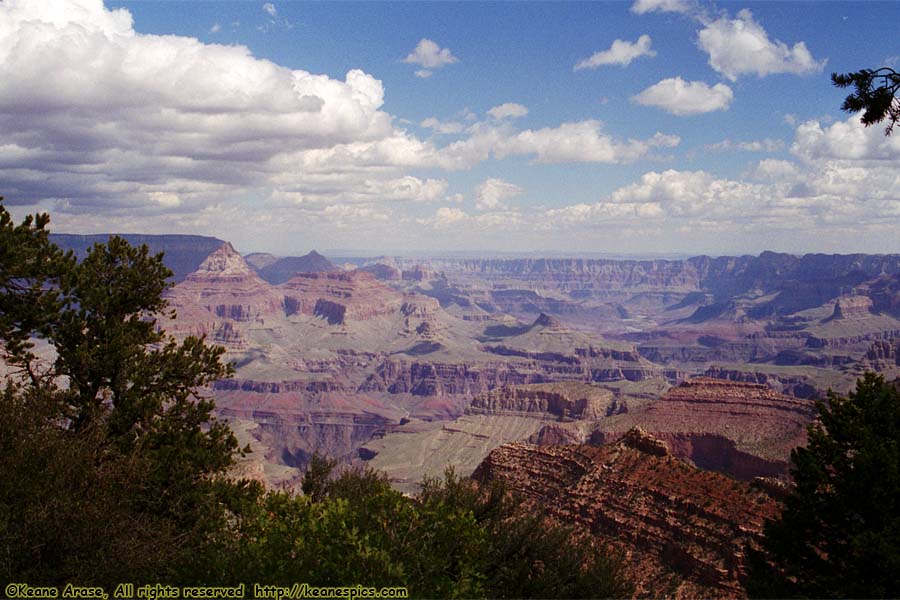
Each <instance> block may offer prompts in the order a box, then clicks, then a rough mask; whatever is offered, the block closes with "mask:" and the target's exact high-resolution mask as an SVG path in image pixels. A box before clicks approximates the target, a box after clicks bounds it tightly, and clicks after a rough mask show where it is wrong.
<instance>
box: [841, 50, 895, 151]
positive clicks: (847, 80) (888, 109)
mask: <svg viewBox="0 0 900 600" xmlns="http://www.w3.org/2000/svg"><path fill="white" fill-rule="evenodd" d="M831 82H832V83H833V84H834V85H836V86H837V87H839V88H846V87H850V86H853V88H854V91H853V93H852V94H850V95H849V96H847V97H846V98H845V99H844V103H843V104H842V105H841V110H844V111H847V112H850V113H858V112H860V111H862V113H863V115H862V118H861V119H860V121H861V122H862V123H863V125H865V126H866V127H868V126H869V125H874V124H875V123H881V122H882V121H884V120H885V119H887V120H888V125H887V127H886V128H885V130H884V134H885V135H891V132H892V131H893V130H894V125H896V124H897V121H898V120H900V100H898V98H897V92H898V90H900V73H897V72H896V71H895V70H894V69H892V68H890V67H881V68H880V69H875V70H872V69H863V70H862V71H856V72H855V73H832V74H831Z"/></svg>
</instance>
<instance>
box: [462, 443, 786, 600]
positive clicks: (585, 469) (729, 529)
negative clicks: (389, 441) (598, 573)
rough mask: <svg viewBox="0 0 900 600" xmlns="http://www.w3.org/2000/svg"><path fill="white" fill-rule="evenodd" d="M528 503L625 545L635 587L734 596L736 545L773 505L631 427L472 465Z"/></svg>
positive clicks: (737, 588)
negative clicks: (597, 442) (591, 441)
mask: <svg viewBox="0 0 900 600" xmlns="http://www.w3.org/2000/svg"><path fill="white" fill-rule="evenodd" d="M473 477H474V478H475V479H476V480H478V481H480V482H482V483H486V482H490V481H494V480H499V481H502V482H504V483H505V484H506V485H507V486H508V487H509V488H510V490H511V491H513V492H517V493H521V494H524V495H525V496H526V497H528V498H530V499H531V503H532V505H533V506H534V508H535V510H544V511H546V513H547V514H548V515H549V516H551V517H553V518H555V519H558V520H559V521H562V522H564V523H570V524H574V525H575V526H576V527H578V528H579V529H581V530H582V531H584V532H586V533H589V534H590V535H592V536H595V537H597V538H600V540H602V541H605V542H607V543H609V544H611V545H613V546H615V547H619V548H621V549H622V550H624V551H625V552H626V555H627V557H628V558H627V561H628V563H629V564H630V565H631V567H632V569H633V570H632V573H631V575H632V576H634V577H636V578H637V580H638V583H639V589H638V594H637V595H638V596H657V597H659V596H663V595H668V594H672V592H673V589H672V588H676V589H675V590H674V595H675V596H680V597H692V596H693V597H723V596H725V597H741V596H744V595H745V593H744V590H743V588H742V584H741V582H742V580H743V579H744V577H745V576H746V562H745V560H746V557H745V550H744V549H745V547H746V546H748V545H749V546H751V547H758V544H759V543H760V540H761V538H762V529H763V524H764V522H765V520H766V519H770V518H773V517H775V516H776V515H777V514H778V511H779V508H778V505H777V504H776V502H775V501H774V500H772V499H771V498H770V497H769V496H768V495H766V494H765V493H763V492H761V491H760V490H758V489H756V488H754V487H752V486H750V485H749V484H746V483H742V482H737V481H734V480H732V479H729V478H728V477H725V476H723V475H719V474H717V473H711V472H707V471H702V470H700V469H697V468H694V467H691V466H689V465H687V464H685V463H683V462H681V461H680V460H678V459H676V458H674V457H673V456H671V455H669V454H668V453H667V451H666V449H665V444H663V443H662V442H661V441H660V440H657V439H654V438H652V437H650V436H648V435H647V434H645V433H643V432H640V431H632V432H629V433H628V434H627V435H626V436H624V438H623V439H622V440H621V441H620V442H618V443H615V444H609V445H606V446H602V447H589V446H544V447H538V446H531V445H528V444H522V443H514V444H508V445H505V446H501V447H500V448H497V449H496V450H494V451H493V452H491V454H490V455H489V456H488V457H487V458H486V459H485V460H484V462H482V464H481V465H480V466H479V467H478V469H476V471H475V473H474V475H473Z"/></svg>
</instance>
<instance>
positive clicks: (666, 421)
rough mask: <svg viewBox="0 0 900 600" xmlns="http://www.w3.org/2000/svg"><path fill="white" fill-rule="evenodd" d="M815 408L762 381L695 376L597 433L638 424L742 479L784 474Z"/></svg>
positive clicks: (603, 435) (602, 436)
mask: <svg viewBox="0 0 900 600" xmlns="http://www.w3.org/2000/svg"><path fill="white" fill-rule="evenodd" d="M815 412H816V411H815V406H814V403H813V402H812V401H811V400H803V399H800V398H792V397H790V396H785V395H783V394H779V393H778V392H775V391H774V390H772V389H771V388H769V387H768V386H766V385H763V384H757V383H743V382H734V381H726V380H721V379H711V378H707V377H696V378H693V379H690V380H688V381H685V382H683V383H682V384H681V385H678V386H675V387H673V388H671V389H670V390H669V391H668V392H667V393H666V394H665V395H663V396H662V397H661V398H660V399H659V400H657V401H655V402H652V403H650V404H648V405H647V406H646V407H645V408H644V409H643V410H642V411H639V412H630V413H628V414H624V415H620V416H617V417H616V418H614V419H609V420H607V421H605V422H604V423H603V424H602V425H601V428H600V431H598V432H596V433H595V435H594V439H595V440H596V441H603V440H609V439H614V438H615V437H618V436H619V435H621V433H622V432H623V431H625V430H627V429H628V428H630V427H632V426H635V425H639V426H640V427H641V428H643V429H645V430H647V431H649V432H650V433H651V434H652V435H654V436H656V437H658V438H660V439H663V440H665V441H666V442H667V443H668V445H669V446H670V447H671V448H672V453H673V454H675V455H676V456H678V457H679V458H683V459H686V460H689V461H692V462H693V463H694V464H696V465H697V466H699V467H702V468H705V469H711V470H716V471H720V472H724V473H728V474H729V475H732V476H733V477H737V478H739V479H744V480H750V479H753V478H754V477H757V476H779V475H781V476H785V475H787V471H788V463H789V460H790V451H791V449H792V448H794V447H796V446H800V445H805V444H806V426H807V425H808V424H809V423H811V422H812V420H813V419H814V418H815Z"/></svg>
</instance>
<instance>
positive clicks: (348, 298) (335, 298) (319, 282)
mask: <svg viewBox="0 0 900 600" xmlns="http://www.w3.org/2000/svg"><path fill="white" fill-rule="evenodd" d="M278 289H279V290H281V292H282V293H283V294H284V306H285V313H286V314H287V315H288V316H291V315H294V314H304V315H313V316H317V317H322V318H324V319H325V320H327V321H328V322H329V323H330V324H332V325H337V324H342V323H343V322H344V320H345V319H353V320H365V319H371V318H372V317H376V316H378V315H386V314H391V313H396V312H398V311H399V310H400V308H401V306H402V305H403V296H402V295H401V294H399V293H397V292H395V291H393V290H391V289H390V288H388V287H387V286H385V285H384V284H382V283H381V282H379V281H378V280H377V279H375V277H374V276H373V275H372V274H371V273H367V272H365V271H352V272H349V273H341V272H330V273H301V274H299V275H297V276H296V277H294V278H293V279H291V280H290V281H288V282H287V283H284V284H283V285H281V286H279V288H278Z"/></svg>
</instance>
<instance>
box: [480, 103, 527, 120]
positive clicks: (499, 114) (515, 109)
mask: <svg viewBox="0 0 900 600" xmlns="http://www.w3.org/2000/svg"><path fill="white" fill-rule="evenodd" d="M488 114H489V115H490V116H491V117H493V118H495V119H498V120H499V119H518V118H519V117H524V116H525V115H527V114H528V109H527V108H526V107H524V106H522V105H521V104H516V103H515V102H506V103H504V104H500V105H499V106H495V107H493V108H491V109H490V110H489V111H488Z"/></svg>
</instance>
